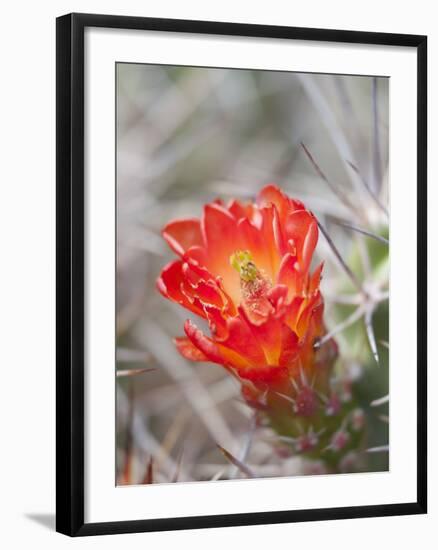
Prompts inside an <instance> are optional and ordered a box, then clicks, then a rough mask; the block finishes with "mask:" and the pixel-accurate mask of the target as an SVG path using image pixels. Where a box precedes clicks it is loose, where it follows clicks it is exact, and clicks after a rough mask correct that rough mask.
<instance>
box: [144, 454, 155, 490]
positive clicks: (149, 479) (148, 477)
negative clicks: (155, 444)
mask: <svg viewBox="0 0 438 550" xmlns="http://www.w3.org/2000/svg"><path fill="white" fill-rule="evenodd" d="M153 482H154V458H153V457H152V456H151V458H150V460H149V463H148V465H147V468H146V472H145V474H144V477H143V480H142V482H141V483H142V485H150V484H151V483H153Z"/></svg>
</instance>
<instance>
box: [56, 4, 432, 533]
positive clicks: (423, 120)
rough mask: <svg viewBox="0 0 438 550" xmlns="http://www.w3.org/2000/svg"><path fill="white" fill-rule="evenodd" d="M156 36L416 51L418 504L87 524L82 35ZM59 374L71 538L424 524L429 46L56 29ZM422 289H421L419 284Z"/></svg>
mask: <svg viewBox="0 0 438 550" xmlns="http://www.w3.org/2000/svg"><path fill="white" fill-rule="evenodd" d="M86 27H107V28H117V29H137V30H157V31H167V32H178V33H200V34H216V35H229V36H244V37H269V38H282V39H290V40H296V39H299V40H306V41H325V42H342V43H351V44H358V43H359V44H373V45H382V46H388V45H390V46H406V47H410V48H415V49H416V51H417V67H418V70H417V93H418V99H417V132H418V133H417V197H418V200H417V220H418V221H417V224H418V225H417V230H418V233H417V235H418V236H417V239H418V249H417V250H418V252H417V274H418V281H419V282H418V287H417V300H418V312H417V339H418V340H417V341H418V348H417V380H418V390H417V410H418V417H417V418H418V430H417V434H418V435H417V464H418V466H417V499H416V501H415V502H410V503H400V504H382V505H372V506H353V507H342V508H324V509H312V510H294V511H278V512H263V513H239V514H229V515H215V516H197V517H178V518H160V519H148V520H135V521H120V522H107V523H85V521H84V420H85V419H84V208H85V206H86V205H85V203H84V30H85V28H86ZM56 31H57V38H56V58H57V62H56V71H57V77H56V87H57V96H56V118H57V127H56V131H57V150H56V165H57V168H56V178H57V203H56V207H57V229H56V230H57V236H56V238H57V266H56V269H57V311H56V315H57V329H56V330H57V332H56V344H57V355H56V361H57V371H56V393H57V395H56V415H57V419H56V436H57V442H56V463H57V471H56V485H57V495H56V529H57V531H59V532H60V533H64V534H66V535H70V536H85V535H98V534H115V533H132V532H144V531H161V530H177V529H200V528H207V527H225V526H241V525H256V524H268V523H271V524H273V523H286V522H298V521H320V520H329V519H346V518H360V517H373V516H391V515H406V514H423V513H426V510H427V414H426V413H427V411H426V403H427V389H426V388H427V373H426V365H427V356H426V354H427V326H426V323H427V280H426V279H427V244H426V243H427V207H426V199H427V189H426V183H427V182H426V177H427V173H426V165H427V38H426V37H425V36H417V35H402V34H389V33H371V32H356V31H340V30H326V29H311V28H297V27H283V26H268V25H252V24H235V23H225V22H210V21H189V20H173V19H155V18H143V17H124V16H112V15H91V14H76V13H74V14H68V15H65V16H62V17H59V18H58V19H57V22H56ZM420 281H421V282H420Z"/></svg>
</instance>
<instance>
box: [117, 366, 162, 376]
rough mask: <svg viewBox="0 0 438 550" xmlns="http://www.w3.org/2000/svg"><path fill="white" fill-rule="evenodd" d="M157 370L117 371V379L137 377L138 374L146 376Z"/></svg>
mask: <svg viewBox="0 0 438 550" xmlns="http://www.w3.org/2000/svg"><path fill="white" fill-rule="evenodd" d="M154 370H157V369H153V368H150V369H117V370H116V376H117V378H123V377H124V376H137V375H138V374H144V373H145V372H152V371H154Z"/></svg>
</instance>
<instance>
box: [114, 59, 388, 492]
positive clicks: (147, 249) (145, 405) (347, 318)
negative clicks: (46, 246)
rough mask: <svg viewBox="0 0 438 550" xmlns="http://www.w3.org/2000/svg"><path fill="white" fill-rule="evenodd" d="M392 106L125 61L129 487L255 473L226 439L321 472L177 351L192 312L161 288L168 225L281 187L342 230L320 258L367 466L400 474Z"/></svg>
mask: <svg viewBox="0 0 438 550" xmlns="http://www.w3.org/2000/svg"><path fill="white" fill-rule="evenodd" d="M388 101H389V80H388V79H386V78H375V77H362V76H342V75H319V74H318V75H316V74H305V73H285V72H270V71H251V70H236V69H231V70H223V69H207V68H191V67H167V66H151V65H138V64H124V63H123V64H118V65H117V327H116V329H117V371H116V374H117V396H116V404H117V418H116V432H117V433H116V441H117V473H116V475H117V482H118V483H119V484H140V483H151V482H153V483H159V482H175V481H196V480H219V479H233V478H240V477H245V474H244V472H242V471H241V469H240V468H239V467H237V466H236V465H235V464H233V462H232V460H231V461H230V459H229V457H228V458H227V457H226V456H224V454H223V453H221V452H220V450H219V448H218V446H217V444H219V445H221V446H222V447H223V448H225V449H227V451H229V453H231V455H232V456H233V457H237V458H238V460H240V459H243V458H244V462H245V464H248V465H249V466H250V468H251V471H252V472H254V473H255V475H257V476H260V477H270V476H289V475H300V474H312V473H320V472H318V470H317V468H315V467H314V466H315V465H313V464H309V463H306V461H305V460H303V459H301V458H300V457H297V456H292V455H291V456H289V455H287V454H286V455H285V453H284V452H280V451H279V450H278V449H276V448H275V446H273V444H272V440H273V434H270V433H269V430H268V429H266V428H260V427H257V426H256V425H255V423H254V417H253V415H252V411H251V410H250V409H249V408H248V407H247V405H246V404H244V403H243V402H242V400H241V399H240V395H239V387H238V384H237V383H236V382H235V380H233V379H232V378H231V377H230V376H229V375H227V374H226V372H225V371H224V370H223V369H222V368H220V367H219V366H217V365H213V364H204V363H201V364H195V363H189V362H187V361H185V360H184V359H183V358H182V357H181V356H180V355H179V354H178V352H177V351H176V349H175V348H174V346H173V343H172V338H173V337H175V336H181V335H182V334H183V323H184V321H185V319H187V318H190V317H191V315H190V314H189V312H186V311H185V310H183V309H182V308H181V307H179V306H177V305H176V304H173V303H171V302H170V301H168V300H165V299H164V298H163V297H162V296H161V295H160V294H159V293H158V292H157V291H156V287H155V282H156V279H157V276H158V275H159V273H160V271H161V269H162V268H163V266H164V265H165V264H166V263H168V261H170V259H172V257H173V256H174V255H173V254H172V253H171V252H170V250H169V249H168V247H167V245H166V244H165V242H164V240H163V239H162V238H161V236H160V231H161V229H162V227H163V226H164V225H165V223H167V222H168V221H169V220H170V219H172V218H179V217H185V216H188V217H194V216H199V215H200V214H201V212H202V206H203V204H204V203H206V202H209V201H211V200H213V199H215V198H217V197H220V198H222V199H225V200H227V199H229V198H231V197H235V198H240V199H242V200H252V199H253V198H254V197H255V195H256V194H257V192H258V191H259V189H260V188H261V187H263V186H264V185H265V184H267V183H269V182H275V183H276V184H278V185H279V186H280V187H281V188H282V189H283V190H284V191H285V192H287V193H288V194H290V195H291V196H293V197H296V198H298V199H300V200H302V201H303V202H304V203H305V205H306V206H307V207H308V208H309V209H310V210H312V211H313V212H314V213H315V214H316V216H317V217H318V218H319V219H320V221H321V223H322V224H323V226H324V228H325V229H326V231H327V235H328V236H329V240H327V239H326V238H324V236H323V235H321V234H320V238H319V243H318V247H317V251H316V257H315V262H317V261H321V259H324V260H325V268H324V278H323V281H322V292H323V295H324V298H325V303H326V309H325V311H326V313H325V319H326V324H327V326H328V330H330V331H332V332H333V334H335V339H336V341H337V342H338V345H339V347H340V360H339V361H338V364H337V367H336V368H337V369H339V370H340V371H343V372H348V373H349V376H350V377H351V380H352V381H353V383H354V384H355V386H356V389H357V392H356V393H357V395H358V399H359V402H360V405H361V406H362V407H363V408H364V410H365V411H366V413H367V418H368V422H369V428H368V431H367V449H366V451H365V455H366V456H365V455H364V467H363V468H364V469H365V470H367V471H373V470H376V471H378V470H385V469H387V468H388V457H389V453H388V426H389V418H388V397H387V396H388V388H389V369H388V354H389V341H388V297H389V294H388V293H389V288H388V276H389V247H388V242H387V239H388V237H389V235H388V226H389V219H388V141H389V139H388V109H389V106H388ZM329 241H330V242H329ZM363 290H365V291H366V294H367V296H368V298H367V303H366V304H365V302H364V301H363V294H364V293H362V292H361V291H363ZM197 323H198V324H199V325H200V323H199V320H198V321H197Z"/></svg>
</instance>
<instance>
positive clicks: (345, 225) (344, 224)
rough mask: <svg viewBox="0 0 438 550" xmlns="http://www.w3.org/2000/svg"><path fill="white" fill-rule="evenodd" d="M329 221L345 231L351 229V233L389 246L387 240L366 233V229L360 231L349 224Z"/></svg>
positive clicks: (369, 232)
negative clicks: (353, 232) (354, 232)
mask: <svg viewBox="0 0 438 550" xmlns="http://www.w3.org/2000/svg"><path fill="white" fill-rule="evenodd" d="M330 221H331V222H333V223H334V224H336V225H339V226H340V227H344V228H345V229H351V230H352V231H356V233H360V234H361V235H365V236H366V237H370V238H371V239H374V240H376V241H379V242H380V243H382V244H386V245H389V241H388V239H385V237H382V236H380V235H376V234H375V233H371V231H368V230H366V229H362V228H361V227H357V226H355V225H351V224H349V223H345V222H341V221H339V220H336V219H334V218H332V217H330Z"/></svg>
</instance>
